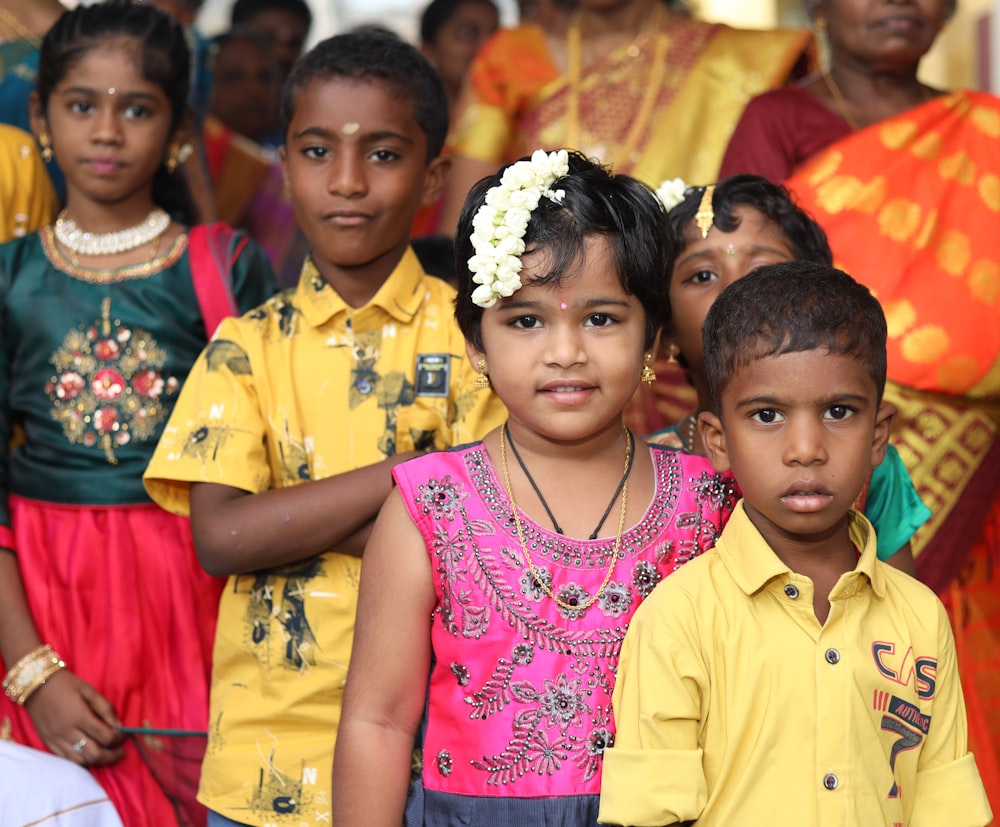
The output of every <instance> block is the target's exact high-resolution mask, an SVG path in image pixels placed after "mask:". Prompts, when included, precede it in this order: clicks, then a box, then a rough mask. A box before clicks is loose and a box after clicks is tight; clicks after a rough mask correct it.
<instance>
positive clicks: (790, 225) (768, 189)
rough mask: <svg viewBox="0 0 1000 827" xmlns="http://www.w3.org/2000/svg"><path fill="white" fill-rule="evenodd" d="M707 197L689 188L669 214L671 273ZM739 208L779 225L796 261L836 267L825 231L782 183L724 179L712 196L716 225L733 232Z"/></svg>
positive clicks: (756, 177) (738, 177)
mask: <svg viewBox="0 0 1000 827" xmlns="http://www.w3.org/2000/svg"><path fill="white" fill-rule="evenodd" d="M704 194H705V188H704V187H690V188H689V189H688V190H687V192H685V193H684V200H683V201H681V202H680V203H679V204H678V205H677V206H675V207H674V208H673V209H672V210H670V213H669V214H668V220H669V221H670V229H671V231H672V232H673V234H674V235H676V236H677V239H678V246H677V250H676V253H675V258H674V259H672V260H671V262H670V269H671V271H672V270H673V268H674V264H675V263H676V257H677V256H680V254H681V253H683V252H684V230H685V229H686V228H687V226H688V224H690V223H691V221H693V220H694V216H695V213H696V212H698V207H699V205H700V204H701V198H702V196H703V195H704ZM736 207H752V208H753V209H755V210H757V212H759V213H761V215H763V216H764V217H765V218H767V219H768V220H769V221H772V222H773V223H775V224H777V225H778V229H779V230H781V234H782V235H783V236H784V237H785V240H786V241H787V242H788V246H789V248H790V249H791V251H792V252H793V253H794V254H795V258H797V259H802V260H804V261H811V262H813V263H815V264H823V265H825V266H827V267H830V266H831V265H832V264H833V253H832V252H831V251H830V244H829V242H828V241H827V240H826V233H825V232H823V228H822V227H820V225H819V224H817V223H816V222H815V221H814V220H813V219H812V218H811V217H810V215H809V214H808V213H807V212H806V211H805V210H803V209H802V208H801V207H799V206H798V205H797V204H796V203H795V201H794V200H793V199H792V195H791V193H790V192H789V191H788V190H787V189H785V187H784V186H782V185H781V184H775V183H774V182H773V181H769V180H768V179H767V178H763V177H761V176H760V175H731V176H730V177H729V178H723V179H722V180H721V181H719V183H717V184H716V185H715V192H714V193H713V194H712V209H713V210H714V211H715V221H714V222H713V226H715V227H718V228H719V229H720V230H722V232H724V233H731V232H733V230H735V229H736V228H737V227H739V225H740V222H739V219H738V218H737V217H736V215H735V214H734V209H735V208H736Z"/></svg>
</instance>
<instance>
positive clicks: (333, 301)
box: [295, 247, 427, 327]
mask: <svg viewBox="0 0 1000 827" xmlns="http://www.w3.org/2000/svg"><path fill="white" fill-rule="evenodd" d="M425 278H426V275H425V273H424V268H423V267H421V265H420V260H419V259H418V258H417V255H416V253H414V252H413V250H412V249H411V248H410V247H407V248H406V251H405V252H404V253H403V257H402V258H401V259H400V260H399V263H398V264H397V265H396V267H395V269H394V270H393V271H392V273H390V274H389V278H387V279H386V280H385V282H384V283H383V284H382V286H381V287H380V288H379V289H378V292H377V293H376V294H375V295H374V296H373V297H372V300H371V301H370V302H368V304H367V305H365V308H369V307H378V308H380V309H381V310H383V311H385V312H386V313H387V314H388V315H389V316H391V317H392V318H393V319H396V320H397V321H399V322H401V323H403V324H406V323H408V322H410V321H412V320H413V317H414V316H415V315H416V314H417V311H418V310H419V309H420V304H421V302H423V300H424V296H425V294H426V292H427V291H426V290H425V289H424V279H425ZM295 298H296V302H297V304H298V306H299V308H300V309H301V311H302V314H303V315H304V316H305V319H306V321H307V322H308V323H309V324H310V325H311V326H312V327H320V326H321V325H324V324H326V322H328V321H329V320H330V319H332V318H333V317H334V316H336V315H337V314H338V313H344V312H352V311H353V312H355V313H356V312H358V311H360V310H362V309H365V308H360V307H354V308H352V307H351V306H350V305H348V304H347V302H345V301H344V299H343V298H342V297H341V296H340V294H339V293H338V292H337V291H336V290H334V289H333V288H332V287H331V286H330V285H329V284H328V283H327V282H326V281H325V280H324V279H323V277H322V276H321V275H320V274H319V271H318V270H317V269H316V265H315V264H313V262H312V258H311V257H306V260H305V263H304V264H303V265H302V273H301V274H300V275H299V283H298V286H297V287H296V288H295Z"/></svg>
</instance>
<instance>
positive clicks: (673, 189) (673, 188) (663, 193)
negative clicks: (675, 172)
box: [656, 178, 688, 210]
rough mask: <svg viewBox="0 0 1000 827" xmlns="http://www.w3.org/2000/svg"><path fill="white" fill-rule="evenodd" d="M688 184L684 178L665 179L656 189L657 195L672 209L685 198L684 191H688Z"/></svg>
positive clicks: (665, 205) (667, 207) (664, 204)
mask: <svg viewBox="0 0 1000 827" xmlns="http://www.w3.org/2000/svg"><path fill="white" fill-rule="evenodd" d="M687 188H688V186H687V184H685V183H684V179H683V178H672V179H671V180H669V181H664V182H663V183H662V184H660V186H659V187H658V188H657V190H656V197H657V198H659V199H660V201H662V202H663V206H664V207H666V209H668V210H672V209H673V208H674V207H676V206H677V205H678V204H680V203H681V201H683V200H684V193H685V192H687Z"/></svg>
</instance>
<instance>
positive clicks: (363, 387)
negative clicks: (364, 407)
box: [354, 379, 372, 396]
mask: <svg viewBox="0 0 1000 827" xmlns="http://www.w3.org/2000/svg"><path fill="white" fill-rule="evenodd" d="M354 387H355V388H357V389H358V393H360V394H363V395H364V396H367V395H368V394H370V393H371V392H372V383H371V382H369V381H368V380H367V379H359V380H358V381H357V382H356V383H355V385H354Z"/></svg>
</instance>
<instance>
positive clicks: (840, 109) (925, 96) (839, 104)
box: [823, 71, 931, 132]
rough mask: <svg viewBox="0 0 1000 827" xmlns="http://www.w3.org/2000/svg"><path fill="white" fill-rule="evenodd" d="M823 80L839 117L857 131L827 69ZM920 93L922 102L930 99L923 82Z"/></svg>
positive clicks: (842, 96) (858, 127) (856, 125)
mask: <svg viewBox="0 0 1000 827" xmlns="http://www.w3.org/2000/svg"><path fill="white" fill-rule="evenodd" d="M823 82H824V83H825V84H826V88H827V89H829V90H830V94H831V95H832V96H833V103H834V105H835V106H836V107H837V111H838V112H839V113H840V117H842V118H843V119H844V120H845V121H847V125H848V126H849V127H851V129H852V130H853V131H855V132H857V131H858V130H859V129H860V128H861V127H860V126H858V122H857V121H856V120H854V118H852V117H851V116H850V115H849V114H848V112H847V100H846V99H845V98H844V94H843V92H841V91H840V86H839V85H838V84H837V81H836V80H835V79H834V77H833V75H832V74H831V73H830V72H829V71H826V72H823ZM920 95H921V97H922V98H923V102H924V103H926V102H927V101H929V100H930V99H931V95H930V93H929V92H928V91H927V88H926V87H925V86H924V85H923V84H921V85H920Z"/></svg>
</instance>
